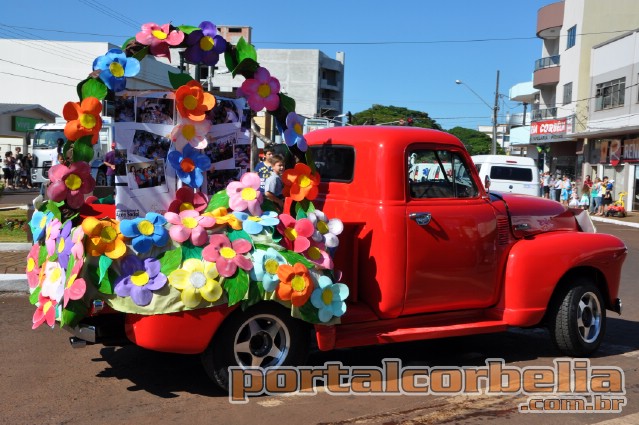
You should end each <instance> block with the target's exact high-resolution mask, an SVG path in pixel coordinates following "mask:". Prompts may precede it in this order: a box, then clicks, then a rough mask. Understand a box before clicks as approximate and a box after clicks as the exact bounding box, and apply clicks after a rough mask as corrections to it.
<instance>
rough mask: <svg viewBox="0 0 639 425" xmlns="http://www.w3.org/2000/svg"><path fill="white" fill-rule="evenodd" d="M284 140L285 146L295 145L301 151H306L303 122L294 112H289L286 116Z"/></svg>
mask: <svg viewBox="0 0 639 425" xmlns="http://www.w3.org/2000/svg"><path fill="white" fill-rule="evenodd" d="M284 141H285V142H286V145H287V146H289V147H290V146H293V145H297V147H298V148H299V149H300V150H301V151H302V152H306V150H307V149H308V145H307V143H306V139H305V138H304V123H303V122H302V119H301V118H300V116H299V115H297V114H296V113H295V112H289V114H288V115H287V116H286V130H284Z"/></svg>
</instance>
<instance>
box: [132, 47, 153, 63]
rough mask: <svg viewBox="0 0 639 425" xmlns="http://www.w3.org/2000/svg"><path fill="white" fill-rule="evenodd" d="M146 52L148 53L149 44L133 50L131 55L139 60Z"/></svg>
mask: <svg viewBox="0 0 639 425" xmlns="http://www.w3.org/2000/svg"><path fill="white" fill-rule="evenodd" d="M148 54H149V46H144V47H143V48H142V49H140V50H139V51H137V52H135V54H134V55H133V57H134V58H135V59H137V60H139V61H142V59H144V57H145V56H146V55H148Z"/></svg>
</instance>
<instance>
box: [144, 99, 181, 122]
mask: <svg viewBox="0 0 639 425" xmlns="http://www.w3.org/2000/svg"><path fill="white" fill-rule="evenodd" d="M135 101H136V118H135V121H136V122H138V123H142V124H164V125H175V121H174V119H173V112H174V110H175V101H174V100H173V99H171V98H169V97H166V98H165V97H163V96H160V97H150V96H149V97H136V99H135Z"/></svg>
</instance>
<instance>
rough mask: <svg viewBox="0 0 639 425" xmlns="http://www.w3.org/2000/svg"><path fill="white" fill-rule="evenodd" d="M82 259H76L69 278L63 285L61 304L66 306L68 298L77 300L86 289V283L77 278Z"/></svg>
mask: <svg viewBox="0 0 639 425" xmlns="http://www.w3.org/2000/svg"><path fill="white" fill-rule="evenodd" d="M82 264H83V262H82V261H78V262H77V263H75V265H74V266H73V270H72V271H71V274H70V275H69V280H68V281H67V283H66V285H65V286H64V297H63V299H64V301H63V304H62V306H63V307H66V306H67V304H68V303H69V300H79V299H80V298H82V297H83V296H84V294H85V292H86V290H87V284H86V282H85V280H84V279H78V273H80V270H82Z"/></svg>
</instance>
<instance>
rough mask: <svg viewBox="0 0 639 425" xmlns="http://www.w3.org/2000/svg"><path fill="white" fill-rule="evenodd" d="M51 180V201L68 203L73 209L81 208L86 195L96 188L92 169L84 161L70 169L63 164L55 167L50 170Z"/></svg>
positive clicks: (49, 194)
mask: <svg viewBox="0 0 639 425" xmlns="http://www.w3.org/2000/svg"><path fill="white" fill-rule="evenodd" d="M49 179H50V180H51V184H50V185H49V187H48V188H47V196H48V197H49V199H51V200H53V201H55V202H61V201H66V203H67V205H68V206H69V207H71V208H73V209H77V208H80V207H81V206H82V204H83V203H84V195H85V194H87V193H89V192H91V191H92V190H93V188H94V187H95V180H94V179H93V177H92V176H91V167H90V166H89V164H87V163H86V162H84V161H79V162H74V163H73V164H71V166H70V167H67V166H66V165H63V164H58V165H54V166H53V167H51V169H50V170H49Z"/></svg>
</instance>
